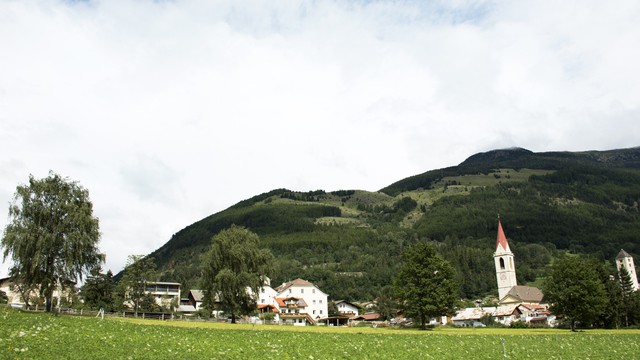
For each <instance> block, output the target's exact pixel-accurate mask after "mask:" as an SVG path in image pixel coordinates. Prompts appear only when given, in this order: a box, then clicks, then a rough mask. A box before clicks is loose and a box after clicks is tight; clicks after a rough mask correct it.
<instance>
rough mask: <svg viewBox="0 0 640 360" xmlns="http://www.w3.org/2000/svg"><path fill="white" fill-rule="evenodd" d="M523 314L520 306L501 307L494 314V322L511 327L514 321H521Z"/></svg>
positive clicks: (492, 315) (492, 314)
mask: <svg viewBox="0 0 640 360" xmlns="http://www.w3.org/2000/svg"><path fill="white" fill-rule="evenodd" d="M521 315H522V312H521V311H520V307H519V306H518V305H500V306H498V307H497V308H496V309H495V310H494V311H493V312H492V313H491V317H492V318H493V321H495V322H497V323H500V324H502V325H506V326H509V325H511V323H512V322H514V321H519V320H520V317H521Z"/></svg>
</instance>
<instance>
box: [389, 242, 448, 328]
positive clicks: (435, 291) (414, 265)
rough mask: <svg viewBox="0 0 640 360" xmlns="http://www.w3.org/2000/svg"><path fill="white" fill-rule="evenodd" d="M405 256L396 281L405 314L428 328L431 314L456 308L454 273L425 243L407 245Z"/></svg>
mask: <svg viewBox="0 0 640 360" xmlns="http://www.w3.org/2000/svg"><path fill="white" fill-rule="evenodd" d="M403 256H404V264H403V265H402V267H401V268H400V271H399V272H398V274H397V275H396V278H395V281H394V286H395V291H396V295H397V297H398V299H399V300H400V306H401V307H402V308H403V309H404V311H405V314H406V315H408V316H409V317H411V318H413V319H414V321H415V320H418V321H419V322H420V327H421V328H422V329H425V328H426V324H427V322H428V321H429V320H430V319H431V318H433V317H438V316H442V315H446V314H448V313H451V312H453V310H454V306H455V304H456V301H457V300H458V298H457V295H456V294H457V292H458V285H457V284H456V281H455V273H454V270H453V267H452V266H451V264H449V262H448V261H446V260H444V259H443V258H441V257H440V256H439V255H438V254H437V253H436V250H435V249H434V248H433V247H432V246H430V245H428V244H426V243H418V244H416V245H414V246H412V247H410V248H408V249H407V250H405V252H404V254H403Z"/></svg>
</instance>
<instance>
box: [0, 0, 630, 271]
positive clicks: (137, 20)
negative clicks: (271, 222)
mask: <svg viewBox="0 0 640 360" xmlns="http://www.w3.org/2000/svg"><path fill="white" fill-rule="evenodd" d="M638 19H640V2H638V1H636V0H629V1H624V0H620V1H617V0H615V1H591V0H577V1H571V0H568V1H545V0H532V1H527V0H522V1H499V0H498V1H464V0H452V1H361V0H360V1H356V0H353V1H348V0H344V1H319V0H318V1H296V0H246V1H237V0H219V1H208V0H201V1H200V0H193V1H182V0H175V1H161V0H156V1H150V0H110V1H101V0H95V1H53V0H51V1H47V0H42V1H36V0H0V228H1V229H4V227H5V226H6V224H7V222H8V221H9V220H10V219H9V216H8V208H9V204H10V203H11V201H12V199H13V194H14V193H15V190H16V186H18V185H20V184H25V183H27V182H28V179H29V175H30V174H31V175H33V176H35V177H36V178H44V177H46V176H47V175H48V173H49V171H54V172H56V173H57V174H60V175H62V176H64V177H68V178H69V179H71V180H73V181H77V182H78V183H79V184H80V185H81V186H83V187H84V188H86V189H88V190H89V192H90V199H91V201H92V203H93V205H94V215H95V216H97V217H98V218H99V219H100V229H101V234H102V236H101V240H100V245H99V246H100V250H101V251H102V252H104V253H105V254H106V263H105V266H104V269H105V270H106V269H111V270H112V271H113V272H114V273H115V272H118V271H120V270H121V269H122V268H123V266H124V265H125V263H126V260H127V256H128V255H134V254H135V255H138V254H148V253H150V252H152V251H153V250H155V249H157V248H159V247H160V246H162V245H163V244H164V243H166V242H167V241H169V239H170V238H171V236H172V235H173V234H174V233H176V232H178V231H179V230H181V229H182V228H184V227H186V226H188V225H189V224H192V223H194V222H196V221H198V220H200V219H202V218H204V217H206V216H208V215H211V214H214V213H216V212H219V211H222V210H224V209H226V208H228V207H229V206H231V205H233V204H235V203H237V202H239V201H241V200H244V199H247V198H250V197H252V196H254V195H257V194H260V193H263V192H267V191H270V190H273V189H276V188H287V189H290V190H295V191H310V190H317V189H323V190H326V191H334V190H340V189H361V190H368V191H377V190H379V189H381V188H383V187H385V186H387V185H389V184H391V183H393V182H395V181H398V180H401V179H403V178H406V177H408V176H412V175H416V174H420V173H423V172H426V171H428V170H433V169H438V168H443V167H447V166H453V165H457V164H459V163H460V162H462V161H464V160H465V159H466V158H467V157H469V156H471V155H473V154H475V153H478V152H483V151H489V150H492V149H498V148H506V147H513V146H518V147H523V148H526V149H529V150H532V151H535V152H543V151H585V150H609V149H617V148H628V147H635V146H639V145H640V122H639V120H640V107H639V105H640V71H639V70H638V64H640V46H639V45H640V25H639V24H640V23H639V22H638ZM0 260H1V259H0ZM8 267H9V262H8V260H7V262H5V263H4V264H2V265H0V277H1V276H6V275H7V273H8V270H7V269H8Z"/></svg>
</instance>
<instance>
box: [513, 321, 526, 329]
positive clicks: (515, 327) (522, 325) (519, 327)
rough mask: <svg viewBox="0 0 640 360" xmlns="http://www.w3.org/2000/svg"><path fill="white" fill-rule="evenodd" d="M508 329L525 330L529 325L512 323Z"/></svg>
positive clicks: (517, 322)
mask: <svg viewBox="0 0 640 360" xmlns="http://www.w3.org/2000/svg"><path fill="white" fill-rule="evenodd" d="M509 327H510V328H512V329H527V328H529V324H527V323H526V322H524V321H512V322H511V324H510V325H509Z"/></svg>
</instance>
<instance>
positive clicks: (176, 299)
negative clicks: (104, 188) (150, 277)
mask: <svg viewBox="0 0 640 360" xmlns="http://www.w3.org/2000/svg"><path fill="white" fill-rule="evenodd" d="M144 292H145V293H146V294H150V295H152V296H153V297H154V298H155V300H156V304H158V305H159V306H162V307H163V308H172V307H174V306H175V307H177V306H178V305H179V304H180V283H174V282H162V281H146V282H145V283H144Z"/></svg>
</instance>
